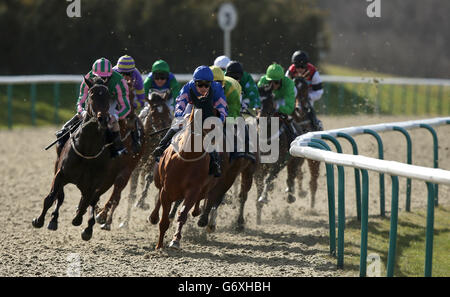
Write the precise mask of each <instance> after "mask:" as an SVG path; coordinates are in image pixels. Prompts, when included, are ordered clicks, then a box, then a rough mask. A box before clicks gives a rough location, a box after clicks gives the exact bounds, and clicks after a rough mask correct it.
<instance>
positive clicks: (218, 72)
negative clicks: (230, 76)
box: [209, 66, 225, 86]
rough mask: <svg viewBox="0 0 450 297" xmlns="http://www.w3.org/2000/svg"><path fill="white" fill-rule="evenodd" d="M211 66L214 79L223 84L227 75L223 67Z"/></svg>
mask: <svg viewBox="0 0 450 297" xmlns="http://www.w3.org/2000/svg"><path fill="white" fill-rule="evenodd" d="M209 68H211V71H212V73H213V76H214V80H215V81H218V82H220V83H221V84H222V86H223V85H224V83H225V75H224V74H223V71H222V69H220V67H219V66H211V67H209Z"/></svg>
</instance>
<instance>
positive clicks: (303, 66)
mask: <svg viewBox="0 0 450 297" xmlns="http://www.w3.org/2000/svg"><path fill="white" fill-rule="evenodd" d="M295 68H306V63H296V64H295Z"/></svg>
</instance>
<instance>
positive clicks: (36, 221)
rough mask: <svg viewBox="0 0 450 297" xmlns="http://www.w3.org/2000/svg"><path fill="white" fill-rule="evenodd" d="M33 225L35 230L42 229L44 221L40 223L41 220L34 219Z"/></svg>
mask: <svg viewBox="0 0 450 297" xmlns="http://www.w3.org/2000/svg"><path fill="white" fill-rule="evenodd" d="M31 224H32V225H33V227H34V228H42V226H44V220H42V221H40V220H39V219H37V218H34V219H33V221H32V222H31Z"/></svg>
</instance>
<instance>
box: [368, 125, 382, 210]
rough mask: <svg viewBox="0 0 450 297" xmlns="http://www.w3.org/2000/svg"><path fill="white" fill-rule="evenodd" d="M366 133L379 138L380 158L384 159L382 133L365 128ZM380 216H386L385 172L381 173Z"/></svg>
mask: <svg viewBox="0 0 450 297" xmlns="http://www.w3.org/2000/svg"><path fill="white" fill-rule="evenodd" d="M363 132H364V133H366V134H370V135H372V136H373V137H375V139H376V140H377V143H378V159H380V160H383V159H384V154H383V141H382V140H381V137H380V135H378V133H377V132H375V131H373V130H371V129H364V130H363ZM380 216H382V217H384V216H385V199H384V173H380Z"/></svg>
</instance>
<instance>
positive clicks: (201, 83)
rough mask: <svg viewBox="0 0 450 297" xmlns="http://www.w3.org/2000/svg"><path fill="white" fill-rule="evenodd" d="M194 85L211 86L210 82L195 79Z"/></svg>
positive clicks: (200, 86)
mask: <svg viewBox="0 0 450 297" xmlns="http://www.w3.org/2000/svg"><path fill="white" fill-rule="evenodd" d="M195 85H196V86H197V87H199V88H209V87H210V86H211V82H210V81H207V80H197V81H196V82H195Z"/></svg>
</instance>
